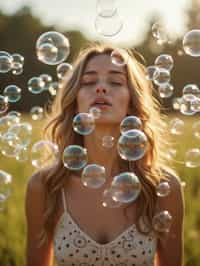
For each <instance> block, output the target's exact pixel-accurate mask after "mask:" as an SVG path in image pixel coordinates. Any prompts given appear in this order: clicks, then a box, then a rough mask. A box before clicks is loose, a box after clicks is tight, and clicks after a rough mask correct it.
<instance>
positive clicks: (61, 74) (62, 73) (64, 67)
mask: <svg viewBox="0 0 200 266" xmlns="http://www.w3.org/2000/svg"><path fill="white" fill-rule="evenodd" d="M72 69H73V67H72V65H70V64H68V63H62V64H60V65H58V66H57V68H56V72H57V77H58V78H59V79H65V77H66V74H67V73H68V72H69V71H72Z"/></svg>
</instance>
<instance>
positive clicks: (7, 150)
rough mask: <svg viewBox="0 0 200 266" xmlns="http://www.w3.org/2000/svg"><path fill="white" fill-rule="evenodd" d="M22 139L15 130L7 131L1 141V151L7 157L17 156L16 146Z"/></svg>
mask: <svg viewBox="0 0 200 266" xmlns="http://www.w3.org/2000/svg"><path fill="white" fill-rule="evenodd" d="M19 143H20V141H19V138H18V136H17V135H16V134H15V133H13V132H9V131H8V132H6V133H5V134H4V135H3V136H2V137H1V141H0V150H1V153H2V154H3V155H4V156H6V157H15V156H16V154H17V151H16V147H17V146H18V145H19Z"/></svg>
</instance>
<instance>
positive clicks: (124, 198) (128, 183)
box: [111, 172, 141, 203]
mask: <svg viewBox="0 0 200 266" xmlns="http://www.w3.org/2000/svg"><path fill="white" fill-rule="evenodd" d="M111 187H112V189H113V197H112V198H113V200H115V201H119V202H121V203H130V202H133V201H135V200H136V199H137V197H138V196H139V194H140V192H141V184H140V181H139V179H138V177H137V176H136V175H135V174H134V173H130V172H125V173H121V174H119V175H117V176H115V177H114V179H113V181H112V183H111Z"/></svg>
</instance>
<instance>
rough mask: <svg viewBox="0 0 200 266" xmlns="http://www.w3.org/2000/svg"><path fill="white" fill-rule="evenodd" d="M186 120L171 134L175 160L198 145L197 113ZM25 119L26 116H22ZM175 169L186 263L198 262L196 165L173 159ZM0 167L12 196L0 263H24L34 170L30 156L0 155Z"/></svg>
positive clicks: (2, 225) (0, 221)
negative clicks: (180, 187)
mask: <svg viewBox="0 0 200 266" xmlns="http://www.w3.org/2000/svg"><path fill="white" fill-rule="evenodd" d="M171 118H172V117H170V119H171ZM181 118H182V119H184V121H185V132H184V134H183V135H182V136H178V137H177V138H174V139H173V140H174V145H175V147H176V148H177V151H178V154H177V158H176V159H177V160H178V161H181V160H183V159H184V153H185V151H186V150H187V149H188V148H198V147H199V144H200V140H197V139H195V138H194V137H193V135H192V131H191V126H192V124H193V123H194V121H196V120H197V119H198V117H181ZM24 120H25V121H28V120H29V118H28V117H25V118H24ZM32 124H33V128H34V134H33V139H32V143H34V142H35V140H37V139H39V138H40V135H39V133H38V132H40V131H41V130H38V129H40V128H41V125H42V122H35V121H32ZM174 166H175V169H176V170H177V173H178V175H179V176H180V178H181V179H182V181H185V182H186V186H185V188H184V192H185V194H184V195H185V206H186V216H185V227H184V231H185V233H184V237H185V244H184V245H185V266H199V259H200V248H199V242H200V204H199V201H198V200H199V199H200V177H199V170H200V169H199V167H197V168H192V169H191V168H187V167H185V166H184V165H183V164H180V163H175V165H174ZM0 169H2V170H4V171H7V172H9V173H10V174H11V175H12V176H13V182H12V196H11V197H10V198H9V200H8V201H7V203H6V206H5V209H4V211H2V212H0V266H23V265H24V264H25V262H24V261H25V260H24V258H25V255H24V254H25V235H26V225H25V216H24V196H25V189H26V184H27V180H28V178H29V176H30V175H31V174H32V172H33V171H34V170H35V169H34V168H33V167H32V166H31V163H30V160H29V161H27V162H25V163H20V162H16V160H14V159H10V158H6V157H4V156H3V155H0Z"/></svg>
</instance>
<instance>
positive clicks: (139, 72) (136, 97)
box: [39, 43, 169, 245]
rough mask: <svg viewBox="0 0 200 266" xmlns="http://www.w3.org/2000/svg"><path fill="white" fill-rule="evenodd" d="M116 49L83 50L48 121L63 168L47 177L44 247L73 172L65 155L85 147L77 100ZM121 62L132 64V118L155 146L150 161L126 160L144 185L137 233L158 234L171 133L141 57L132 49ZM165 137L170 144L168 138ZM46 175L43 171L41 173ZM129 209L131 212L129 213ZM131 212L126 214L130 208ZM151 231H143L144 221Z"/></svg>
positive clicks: (129, 67) (129, 69)
mask: <svg viewBox="0 0 200 266" xmlns="http://www.w3.org/2000/svg"><path fill="white" fill-rule="evenodd" d="M115 49H116V47H114V46H112V45H104V44H98V43H93V44H91V45H89V46H88V47H87V48H85V49H83V50H82V51H81V52H80V53H79V55H78V56H77V58H76V59H75V60H74V63H73V71H71V72H69V73H68V74H67V75H66V79H65V82H64V83H63V84H62V86H61V88H60V89H59V90H58V94H57V95H56V97H55V99H54V102H53V104H52V106H51V112H50V114H49V115H48V121H47V125H46V126H45V128H44V135H45V137H46V138H47V139H49V140H51V141H52V142H54V143H56V144H57V145H58V147H59V156H58V162H57V163H56V164H55V165H54V166H53V167H51V168H50V169H48V170H46V171H44V172H43V183H44V187H45V199H46V201H45V203H46V204H45V213H44V224H43V230H42V232H41V234H40V237H39V238H40V244H41V245H42V244H43V243H45V241H46V240H47V239H48V236H49V233H53V231H54V225H55V214H56V210H57V208H58V205H57V204H58V202H59V197H60V190H61V188H62V187H63V185H64V183H65V180H66V177H68V176H70V175H71V174H72V172H71V171H70V170H68V169H66V168H65V167H64V165H63V162H62V154H63V151H64V149H65V147H67V146H68V145H71V144H79V145H83V137H82V136H80V135H78V134H77V133H75V132H74V130H73V128H72V121H73V118H74V116H75V110H76V97H77V92H78V90H79V88H80V80H81V77H82V74H83V71H84V68H85V66H86V64H87V62H88V60H90V58H92V57H93V56H95V55H99V54H109V55H111V53H112V51H114V50H115ZM120 56H121V57H122V58H124V59H125V60H126V59H127V56H128V60H127V63H126V65H125V68H126V71H127V77H128V87H129V90H130V93H131V111H130V113H129V115H135V116H138V117H139V118H140V119H141V121H142V123H143V128H142V130H143V132H144V133H145V134H146V136H147V138H148V142H149V148H148V151H147V153H146V154H145V156H144V157H143V158H142V159H140V160H138V161H136V162H125V161H124V160H122V159H120V160H119V163H120V164H123V163H124V164H126V167H127V171H134V172H135V173H136V175H137V176H138V177H139V179H140V182H141V184H142V190H141V193H140V196H139V197H138V200H137V201H138V202H137V203H138V206H139V208H137V215H136V217H137V219H136V226H137V229H138V230H139V231H140V232H141V233H143V234H145V233H148V232H150V231H151V230H153V225H152V219H153V216H154V214H155V211H156V198H157V196H156V186H157V185H158V183H159V182H160V181H161V179H165V175H164V174H163V169H166V168H167V165H169V162H166V159H165V158H166V157H165V152H166V147H167V144H168V143H167V142H166V141H165V142H164V141H163V139H165V140H166V129H165V123H164V122H163V121H164V120H163V115H162V114H161V112H160V105H159V103H158V101H157V100H156V99H155V97H153V90H154V88H153V85H152V82H151V81H149V80H147V78H146V68H145V66H144V65H143V63H141V62H140V61H139V60H138V59H137V58H136V57H137V55H136V52H134V51H132V50H130V49H120ZM163 136H164V138H163ZM41 174H42V171H41ZM127 208H128V207H127ZM125 210H126V208H125ZM141 218H142V219H143V222H144V223H145V225H146V226H147V227H146V228H148V232H147V231H146V229H145V230H143V228H142V226H141V223H140V219H141Z"/></svg>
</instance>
